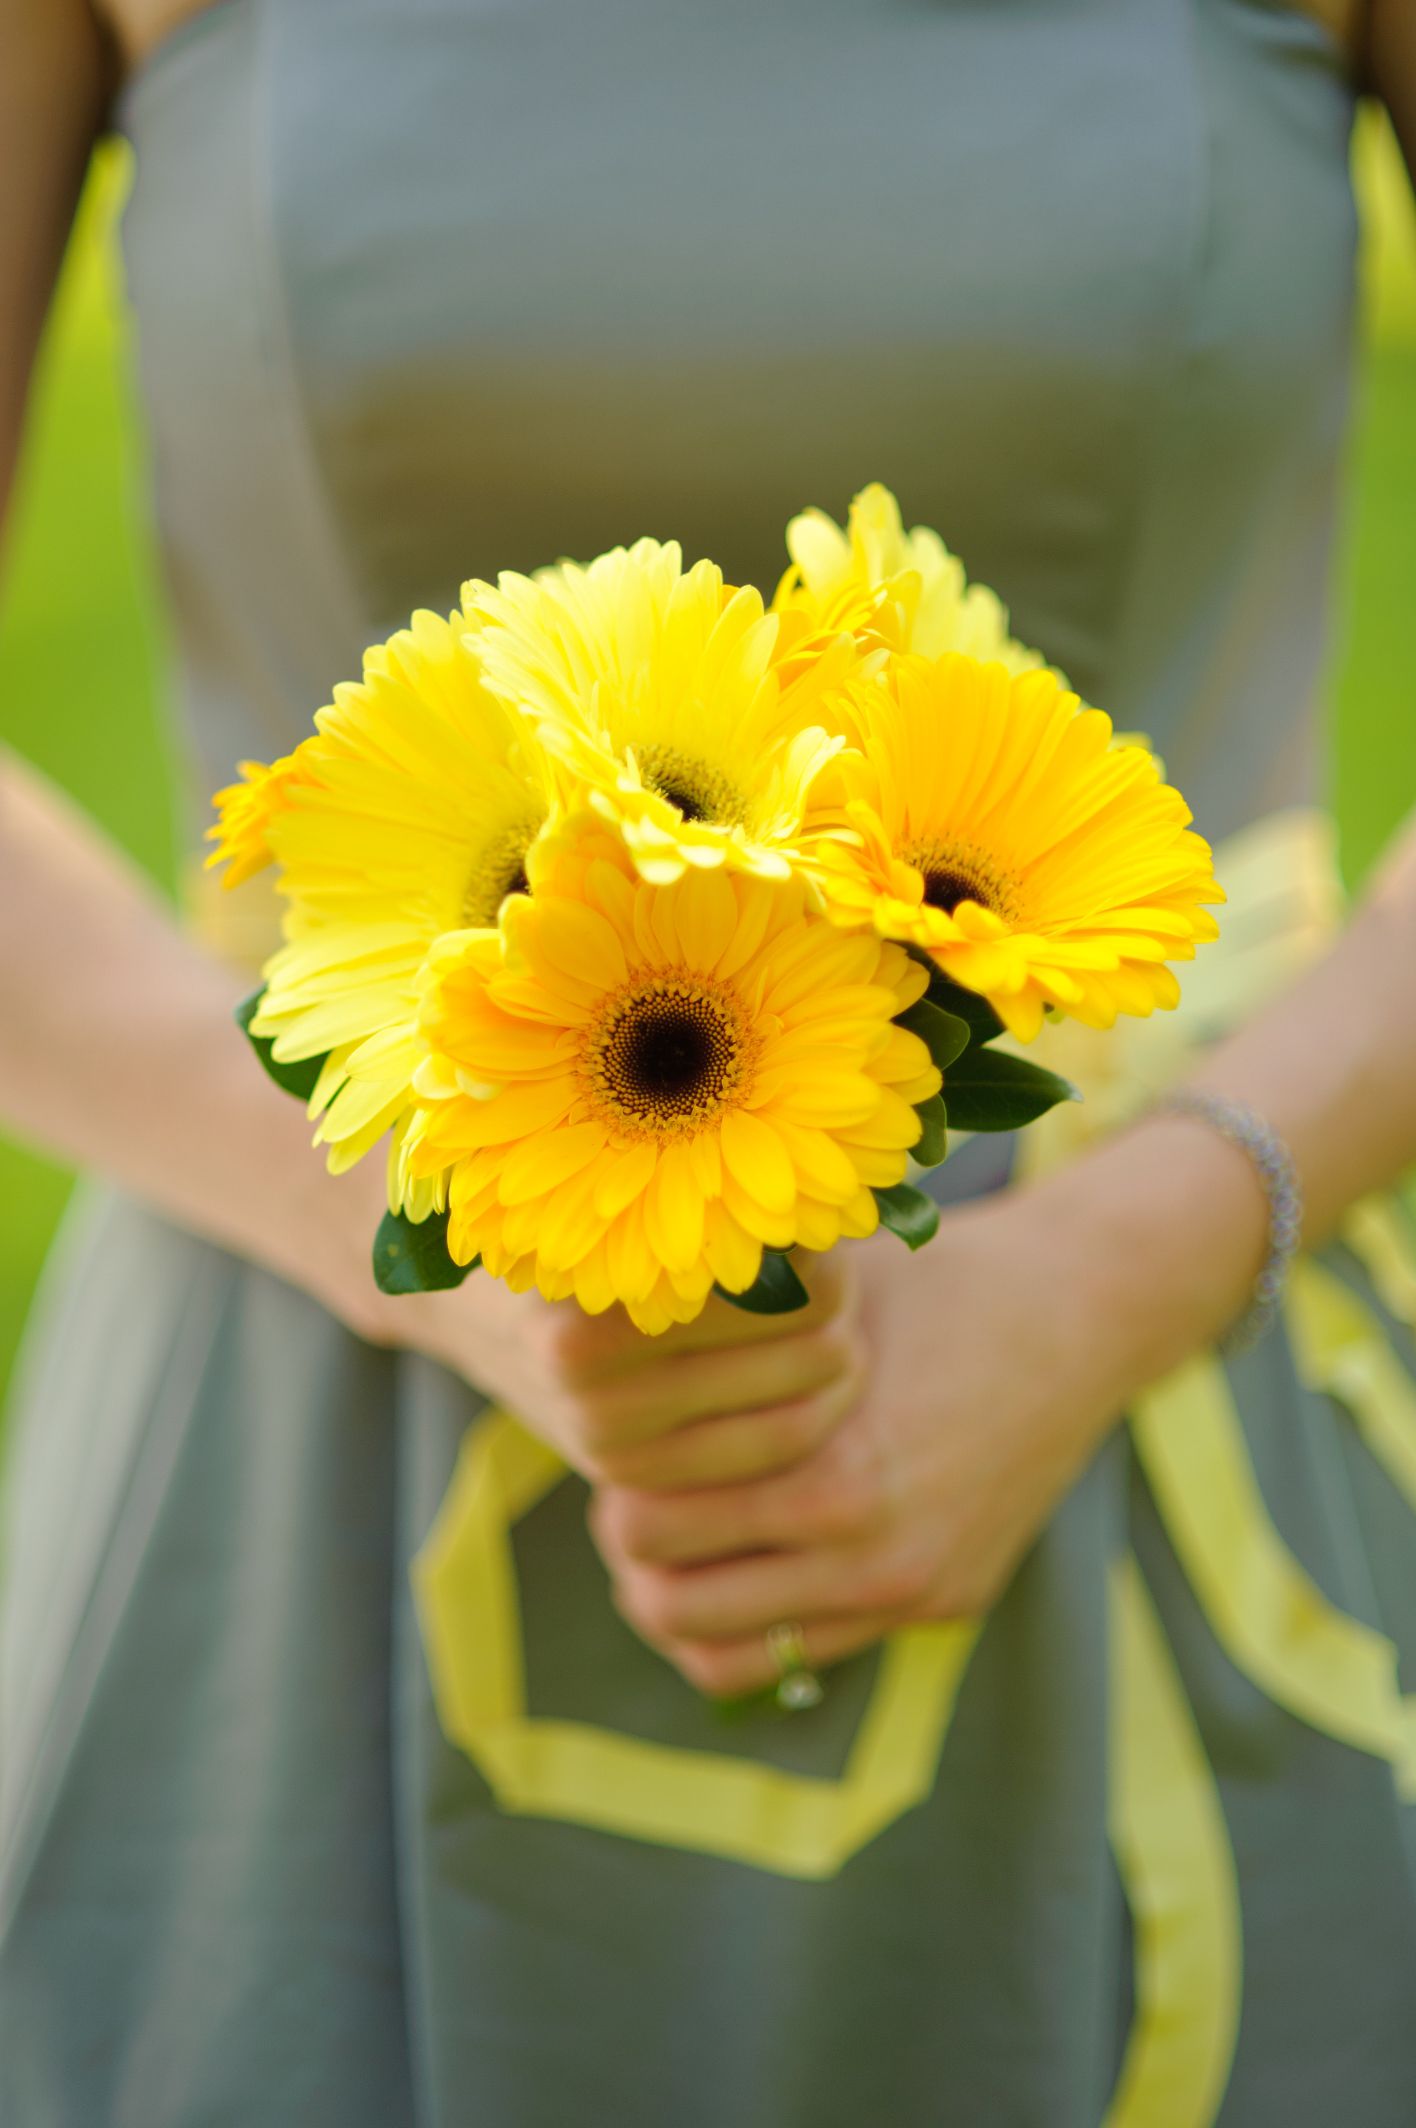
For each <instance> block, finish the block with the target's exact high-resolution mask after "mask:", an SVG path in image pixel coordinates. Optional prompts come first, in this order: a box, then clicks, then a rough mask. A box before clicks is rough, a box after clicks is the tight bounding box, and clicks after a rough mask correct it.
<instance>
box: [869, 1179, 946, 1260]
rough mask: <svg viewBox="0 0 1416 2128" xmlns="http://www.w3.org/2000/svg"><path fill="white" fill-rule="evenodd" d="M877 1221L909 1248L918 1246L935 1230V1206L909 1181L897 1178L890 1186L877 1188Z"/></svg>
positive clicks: (917, 1247)
mask: <svg viewBox="0 0 1416 2128" xmlns="http://www.w3.org/2000/svg"><path fill="white" fill-rule="evenodd" d="M875 1202H876V1203H877V1204H878V1205H879V1207H880V1224H881V1226H882V1227H888V1228H889V1229H890V1232H891V1233H892V1234H898V1235H899V1237H900V1239H901V1241H903V1242H904V1243H905V1244H906V1245H907V1246H908V1247H909V1248H911V1249H922V1248H923V1247H924V1244H925V1243H926V1242H927V1241H932V1240H933V1238H934V1236H935V1235H936V1234H937V1233H938V1231H939V1207H938V1205H937V1204H936V1203H935V1202H934V1199H933V1198H932V1197H926V1196H925V1194H924V1191H923V1190H917V1189H916V1188H915V1187H914V1185H913V1184H912V1183H909V1182H897V1183H896V1184H895V1186H894V1188H893V1189H890V1190H877V1191H876V1192H875Z"/></svg>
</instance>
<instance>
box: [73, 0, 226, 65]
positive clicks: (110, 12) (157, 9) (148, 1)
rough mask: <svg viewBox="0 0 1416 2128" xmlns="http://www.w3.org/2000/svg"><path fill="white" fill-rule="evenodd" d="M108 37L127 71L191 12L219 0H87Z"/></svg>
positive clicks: (195, 13)
mask: <svg viewBox="0 0 1416 2128" xmlns="http://www.w3.org/2000/svg"><path fill="white" fill-rule="evenodd" d="M89 4H91V5H92V6H93V7H94V8H95V10H96V12H97V15H98V18H99V20H100V22H101V23H102V25H103V27H104V29H105V30H106V32H107V34H108V35H109V37H110V38H111V40H112V44H113V47H114V50H115V52H116V53H117V56H118V63H119V67H120V69H121V71H122V72H123V73H125V74H127V73H131V72H132V70H133V68H134V67H137V66H141V64H142V62H143V61H144V60H145V59H146V58H147V56H148V54H149V53H150V52H152V51H154V50H155V49H156V47H157V46H158V45H159V44H162V43H163V42H164V41H165V40H166V39H167V38H168V37H170V36H171V35H172V34H173V32H174V31H175V30H179V29H181V27H182V25H183V24H184V23H185V22H188V21H190V20H191V18H192V17H193V16H194V15H201V14H205V12H206V10H207V9H208V8H209V7H213V6H219V5H220V0H89Z"/></svg>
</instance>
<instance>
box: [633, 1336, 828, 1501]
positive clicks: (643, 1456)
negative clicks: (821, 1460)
mask: <svg viewBox="0 0 1416 2128" xmlns="http://www.w3.org/2000/svg"><path fill="white" fill-rule="evenodd" d="M863 1383H864V1370H863V1369H862V1368H860V1367H852V1368H848V1369H847V1370H846V1371H845V1372H844V1373H843V1374H841V1375H840V1376H839V1377H838V1378H837V1379H836V1380H835V1381H832V1382H827V1383H826V1384H825V1385H824V1387H822V1388H821V1389H818V1390H816V1391H815V1392H814V1393H813V1394H812V1395H810V1396H806V1397H796V1398H793V1399H792V1401H791V1402H790V1403H787V1404H775V1405H770V1406H769V1407H768V1408H767V1409H765V1410H762V1411H747V1412H736V1413H733V1414H732V1415H731V1416H729V1417H726V1418H723V1417H716V1418H710V1419H694V1420H691V1421H690V1422H689V1423H687V1424H685V1425H682V1426H679V1427H677V1428H676V1429H674V1430H673V1431H672V1432H669V1433H665V1434H660V1435H659V1436H658V1437H657V1438H656V1439H654V1440H650V1441H642V1442H636V1443H633V1444H632V1445H630V1446H628V1447H624V1448H621V1449H619V1450H618V1451H616V1452H614V1453H613V1454H611V1455H610V1456H609V1457H608V1458H606V1471H605V1475H606V1476H607V1477H609V1478H611V1479H612V1480H613V1482H614V1485H615V1486H616V1487H623V1488H625V1489H626V1490H628V1491H634V1492H643V1493H658V1492H678V1491H683V1492H688V1491H691V1490H694V1489H696V1488H700V1487H705V1486H728V1485H733V1486H736V1485H741V1484H743V1483H745V1482H746V1481H748V1480H750V1479H754V1478H766V1477H770V1476H772V1475H773V1474H774V1473H776V1472H779V1471H784V1470H788V1469H791V1468H792V1467H793V1466H794V1465H796V1464H799V1463H803V1462H806V1461H808V1460H809V1459H810V1458H811V1457H812V1456H814V1455H816V1454H817V1453H818V1452H819V1451H820V1449H821V1448H822V1447H823V1446H824V1445H825V1443H826V1442H827V1441H829V1439H830V1437H831V1435H832V1434H833V1433H834V1432H835V1430H836V1428H837V1427H838V1426H839V1425H840V1423H841V1421H842V1420H843V1419H844V1418H846V1417H847V1415H848V1414H849V1413H850V1412H851V1411H852V1410H853V1408H854V1407H855V1405H856V1403H857V1402H858V1400H859V1398H860V1395H861V1391H862V1387H863Z"/></svg>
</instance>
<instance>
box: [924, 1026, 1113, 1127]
mask: <svg viewBox="0 0 1416 2128" xmlns="http://www.w3.org/2000/svg"><path fill="white" fill-rule="evenodd" d="M944 1093H945V1099H946V1100H947V1102H948V1105H949V1122H950V1124H951V1125H952V1127H953V1128H954V1129H955V1130H968V1131H1011V1130H1022V1128H1023V1127H1024V1125H1025V1124H1028V1123H1035V1122H1036V1121H1037V1118H1038V1117H1039V1116H1045V1115H1046V1114H1047V1111H1048V1109H1049V1108H1055V1107H1056V1106H1057V1104H1058V1102H1059V1101H1080V1100H1081V1098H1082V1097H1081V1095H1080V1094H1079V1093H1078V1092H1077V1089H1076V1087H1075V1086H1073V1085H1072V1083H1071V1081H1070V1080H1069V1079H1063V1078H1061V1077H1059V1075H1058V1074H1057V1073H1056V1072H1055V1071H1045V1070H1044V1069H1043V1067H1042V1065H1041V1064H1030V1063H1029V1062H1028V1061H1027V1059H1026V1058H1025V1057H1015V1056H1010V1055H1009V1053H1008V1051H1007V1050H1006V1049H978V1048H975V1047H974V1046H973V1045H972V1044H970V1046H969V1047H968V1049H966V1050H965V1051H964V1054H963V1055H962V1057H960V1059H959V1061H958V1063H957V1064H956V1065H955V1066H954V1069H953V1070H952V1071H951V1072H950V1074H949V1081H948V1084H947V1086H946V1087H945V1089H944Z"/></svg>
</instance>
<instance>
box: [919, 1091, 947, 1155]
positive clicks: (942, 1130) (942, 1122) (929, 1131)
mask: <svg viewBox="0 0 1416 2128" xmlns="http://www.w3.org/2000/svg"><path fill="white" fill-rule="evenodd" d="M915 1114H916V1115H917V1116H918V1117H919V1120H920V1122H921V1123H922V1124H923V1125H924V1133H923V1136H922V1137H921V1138H920V1140H919V1142H918V1144H916V1145H912V1146H911V1147H910V1158H911V1160H913V1161H914V1163H915V1166H916V1167H938V1165H939V1163H940V1161H941V1160H942V1159H943V1158H944V1155H945V1153H946V1152H947V1151H948V1149H949V1117H948V1112H947V1110H946V1109H945V1106H944V1096H943V1094H931V1095H930V1097H929V1099H928V1100H927V1101H916V1103H915Z"/></svg>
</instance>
